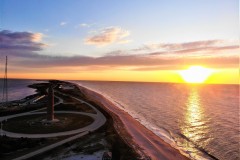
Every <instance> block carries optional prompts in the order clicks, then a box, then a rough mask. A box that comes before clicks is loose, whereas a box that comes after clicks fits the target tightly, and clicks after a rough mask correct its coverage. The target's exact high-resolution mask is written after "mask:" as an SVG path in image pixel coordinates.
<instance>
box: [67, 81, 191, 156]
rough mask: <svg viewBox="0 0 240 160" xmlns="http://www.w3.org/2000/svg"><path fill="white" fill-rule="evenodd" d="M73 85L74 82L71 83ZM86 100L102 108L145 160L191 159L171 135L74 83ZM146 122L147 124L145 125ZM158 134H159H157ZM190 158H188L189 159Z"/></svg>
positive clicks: (96, 93) (100, 95)
mask: <svg viewBox="0 0 240 160" xmlns="http://www.w3.org/2000/svg"><path fill="white" fill-rule="evenodd" d="M70 83H73V82H70ZM74 84H75V85H77V86H78V88H79V89H80V91H81V92H82V93H83V94H84V96H86V98H87V99H88V100H90V101H93V102H94V103H96V104H98V105H99V106H100V107H102V108H103V109H104V110H105V111H106V112H107V113H109V114H110V115H111V117H112V118H113V120H114V127H115V129H116V131H117V132H118V133H119V135H120V136H121V138H122V139H123V140H124V141H125V142H126V143H127V144H128V145H129V146H131V147H132V148H133V149H134V150H135V151H136V152H137V153H138V154H139V155H140V156H141V157H143V159H146V158H148V156H149V157H151V159H163V160H164V159H176V160H178V159H189V157H191V156H190V155H189V154H188V153H186V152H185V151H183V150H180V149H179V148H178V147H177V146H176V145H175V143H174V140H173V138H172V137H171V134H170V133H169V132H168V131H165V130H164V129H163V130H161V129H158V128H154V129H155V133H153V132H154V131H152V130H151V129H152V128H151V129H149V128H146V127H149V124H147V123H146V122H145V121H141V119H136V118H135V117H134V116H132V115H131V114H130V113H128V112H129V111H127V110H126V109H124V108H122V107H117V106H116V104H114V102H112V101H111V100H109V99H107V98H106V97H105V96H104V95H102V94H100V93H98V92H96V91H94V90H93V89H91V88H88V87H85V86H82V85H81V84H79V83H76V82H74ZM144 122H145V123H144ZM156 132H157V134H156ZM187 157H188V158H187Z"/></svg>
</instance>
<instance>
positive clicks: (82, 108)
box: [55, 103, 96, 114]
mask: <svg viewBox="0 0 240 160" xmlns="http://www.w3.org/2000/svg"><path fill="white" fill-rule="evenodd" d="M55 110H56V111H62V110H64V111H78V112H86V113H94V114H96V112H95V111H94V110H93V109H92V108H91V107H89V106H87V105H86V104H80V103H71V104H59V105H57V106H55Z"/></svg>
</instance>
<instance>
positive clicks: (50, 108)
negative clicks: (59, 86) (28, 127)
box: [47, 86, 54, 121]
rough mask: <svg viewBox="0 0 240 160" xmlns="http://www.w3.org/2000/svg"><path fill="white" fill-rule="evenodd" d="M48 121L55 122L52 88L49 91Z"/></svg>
mask: <svg viewBox="0 0 240 160" xmlns="http://www.w3.org/2000/svg"><path fill="white" fill-rule="evenodd" d="M47 120H48V121H53V120H54V90H53V87H52V86H50V87H49V89H48V106H47Z"/></svg>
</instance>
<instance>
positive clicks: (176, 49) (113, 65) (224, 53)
mask: <svg viewBox="0 0 240 160" xmlns="http://www.w3.org/2000/svg"><path fill="white" fill-rule="evenodd" d="M127 35H129V33H128V32H127V31H123V30H122V29H120V28H108V29H104V30H103V31H102V32H101V34H99V35H95V36H93V37H91V38H90V39H88V42H89V43H90V41H91V43H94V45H100V44H109V43H114V42H119V41H121V40H122V38H124V37H126V36H127ZM41 41H42V34H41V33H31V32H11V31H7V30H3V31H1V32H0V51H1V52H0V53H1V55H2V56H3V55H9V56H10V59H11V61H12V65H13V66H15V67H16V68H25V69H28V68H56V69H57V68H58V67H59V68H69V67H78V68H79V67H83V68H85V69H86V68H88V69H90V70H94V69H96V70H97V69H99V68H101V69H106V70H107V69H110V70H111V69H123V68H128V69H129V70H136V71H149V70H166V69H169V70H172V69H179V68H181V67H183V66H186V65H207V66H210V67H220V68H223V67H225V68H228V67H235V68H236V67H238V64H239V55H238V53H239V46H238V45H235V44H232V43H231V44H229V43H226V42H224V41H221V40H211V41H196V42H188V43H172V44H154V45H148V46H147V45H144V46H142V47H139V48H137V49H132V50H127V51H123V50H118V51H112V52H110V53H106V54H105V55H104V56H100V57H91V56H80V55H79V56H74V57H64V56H58V57H54V56H51V55H48V56H46V55H41V54H40V52H41V50H43V49H44V47H45V46H47V44H45V43H42V42H41ZM139 51H141V53H139ZM55 55H56V54H55Z"/></svg>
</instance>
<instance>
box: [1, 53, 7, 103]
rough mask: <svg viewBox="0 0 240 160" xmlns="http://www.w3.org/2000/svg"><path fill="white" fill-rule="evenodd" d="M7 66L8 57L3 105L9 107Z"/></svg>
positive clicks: (4, 79) (4, 78)
mask: <svg viewBox="0 0 240 160" xmlns="http://www.w3.org/2000/svg"><path fill="white" fill-rule="evenodd" d="M7 65H8V57H7V56H6V63H5V73H4V77H3V95H2V104H3V106H4V105H5V106H6V107H7V105H8V77H7V72H8V70H7Z"/></svg>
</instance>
